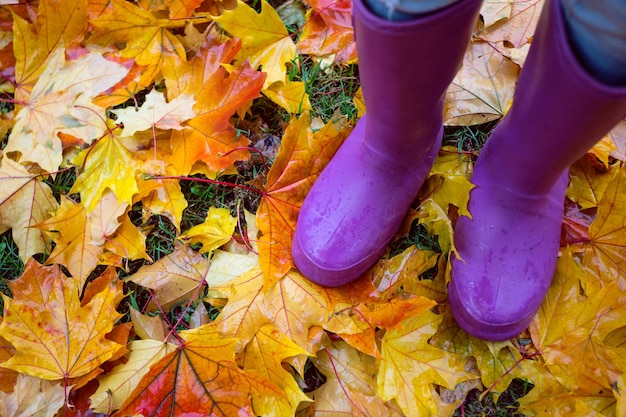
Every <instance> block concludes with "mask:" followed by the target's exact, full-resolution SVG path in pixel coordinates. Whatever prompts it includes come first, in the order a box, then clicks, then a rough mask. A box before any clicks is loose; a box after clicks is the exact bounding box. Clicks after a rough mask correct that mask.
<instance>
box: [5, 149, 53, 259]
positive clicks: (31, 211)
mask: <svg viewBox="0 0 626 417" xmlns="http://www.w3.org/2000/svg"><path fill="white" fill-rule="evenodd" d="M57 207H58V204H57V202H56V200H55V199H54V196H53V195H52V191H51V190H50V187H48V185H47V184H44V183H43V182H42V181H41V179H40V178H38V177H34V176H32V175H31V174H29V173H28V172H27V171H26V169H24V167H23V166H21V165H20V164H18V163H17V162H13V161H12V160H11V159H9V158H7V157H4V158H2V164H1V165H0V233H4V232H5V231H7V230H8V229H13V240H14V241H15V244H16V245H17V247H18V248H19V251H20V258H21V259H22V262H24V263H26V260H27V259H28V258H30V257H31V256H32V255H34V254H35V253H43V252H45V250H46V238H45V236H44V234H43V233H42V232H41V231H40V230H38V229H36V228H34V227H33V226H35V225H36V224H38V223H40V222H42V221H44V220H46V219H48V218H50V216H51V215H52V213H53V212H54V211H55V210H56V208H57Z"/></svg>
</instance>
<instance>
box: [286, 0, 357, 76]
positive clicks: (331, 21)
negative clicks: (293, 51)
mask: <svg viewBox="0 0 626 417" xmlns="http://www.w3.org/2000/svg"><path fill="white" fill-rule="evenodd" d="M306 3H307V4H308V5H309V6H311V9H310V10H309V11H307V14H306V24H305V25H304V26H303V27H302V33H301V34H300V37H299V38H298V43H297V45H296V46H297V47H298V52H300V53H301V54H307V55H315V56H318V57H322V58H324V57H328V56H331V57H333V61H334V62H335V63H337V64H349V63H353V62H355V61H356V58H357V56H356V43H355V42H354V30H353V29H352V1H351V0H338V1H337V0H307V1H306Z"/></svg>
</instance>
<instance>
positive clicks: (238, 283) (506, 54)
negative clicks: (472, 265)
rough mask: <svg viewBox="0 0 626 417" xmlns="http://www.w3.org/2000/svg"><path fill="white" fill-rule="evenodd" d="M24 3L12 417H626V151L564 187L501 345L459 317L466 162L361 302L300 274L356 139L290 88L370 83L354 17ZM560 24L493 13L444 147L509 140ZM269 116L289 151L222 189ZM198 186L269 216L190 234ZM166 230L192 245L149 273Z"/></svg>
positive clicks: (10, 297) (586, 163)
mask: <svg viewBox="0 0 626 417" xmlns="http://www.w3.org/2000/svg"><path fill="white" fill-rule="evenodd" d="M3 3H5V4H6V3H7V2H3ZM9 3H19V4H14V5H5V6H0V101H2V107H1V109H2V112H1V115H0V117H1V118H0V137H2V138H4V139H3V141H2V148H1V153H0V233H11V236H12V239H13V241H14V243H15V245H16V247H17V248H18V250H19V258H20V259H21V261H22V262H23V264H24V269H23V272H22V273H21V275H20V276H19V277H18V276H11V277H2V278H3V279H5V280H6V283H7V285H8V289H7V291H5V292H6V294H5V295H3V300H4V311H3V317H2V319H1V324H0V416H2V417H9V416H55V415H59V416H87V415H115V416H127V415H144V416H300V417H305V416H318V415H319V416H322V415H328V416H331V415H332V416H334V415H354V416H360V415H367V416H451V415H452V414H453V413H454V412H455V410H456V409H459V410H460V412H461V413H464V408H463V407H465V404H464V402H465V400H466V398H467V397H468V393H470V391H472V390H474V389H478V390H480V391H483V392H485V393H490V394H491V395H493V397H494V398H495V399H496V400H497V399H498V398H499V397H501V396H502V395H501V394H502V393H503V392H505V391H506V390H507V387H509V385H510V384H511V383H512V382H513V381H526V382H527V383H528V384H529V385H532V389H531V390H530V392H529V393H528V395H526V396H524V397H522V398H521V399H520V400H519V410H520V412H522V413H524V414H526V415H541V416H554V415H563V416H565V415H567V416H592V415H593V416H623V415H626V377H625V372H626V359H625V358H626V278H625V277H626V233H625V230H624V228H625V225H626V212H624V210H623V208H624V207H626V167H625V166H624V160H625V159H626V158H625V157H624V143H626V142H625V139H626V135H625V134H624V132H625V129H624V127H623V126H619V127H618V128H617V129H615V130H614V131H613V132H612V133H611V135H609V137H607V138H605V139H604V140H603V141H602V142H601V143H600V144H599V145H598V146H596V147H595V148H594V149H593V150H592V151H590V153H589V154H587V155H586V156H585V157H584V158H583V159H581V160H580V161H578V162H577V163H576V164H575V165H573V166H572V168H571V171H570V177H571V185H570V188H569V190H568V200H567V206H566V212H565V216H564V223H563V234H562V248H561V253H560V258H559V261H558V269H557V272H556V274H555V277H554V281H553V284H552V286H551V288H550V292H549V294H548V297H547V298H546V300H545V302H544V303H543V305H542V307H541V310H540V311H539V313H538V315H537V317H536V318H535V320H534V321H533V322H532V325H531V326H530V328H529V329H528V330H527V331H526V332H525V333H523V334H522V335H520V336H519V337H518V338H515V339H512V340H510V341H507V342H502V343H490V342H484V341H481V340H478V339H474V338H472V337H470V336H468V335H467V334H466V333H464V332H463V331H462V330H460V329H459V328H458V327H457V325H456V324H455V323H454V321H453V319H452V316H451V314H450V311H449V307H448V304H447V295H446V282H447V279H448V274H449V266H448V260H449V258H450V256H454V254H453V252H454V241H453V227H454V222H455V221H456V218H457V217H458V215H466V214H467V200H468V196H469V190H470V188H471V185H470V183H469V181H468V179H467V178H468V176H469V174H470V173H471V169H472V155H469V154H468V153H465V152H459V150H457V149H455V148H451V147H444V148H443V149H442V150H441V152H440V155H439V158H438V159H437V161H436V164H435V166H434V168H433V170H432V172H431V175H430V176H429V178H428V180H427V182H426V184H425V185H424V188H423V190H422V192H421V194H420V198H419V204H417V205H416V206H415V208H414V209H412V210H411V211H410V212H409V213H407V217H406V222H405V225H404V226H403V228H402V230H400V232H399V233H398V236H397V239H396V240H395V242H394V244H393V245H392V247H394V248H395V250H394V251H393V252H392V251H390V252H389V253H388V254H387V255H386V256H385V257H384V258H383V259H381V260H380V261H379V262H378V263H377V264H376V265H375V266H374V267H373V268H372V269H371V270H370V271H369V272H368V273H367V274H366V275H365V276H363V277H362V278H361V279H359V280H358V281H356V282H354V283H352V284H350V285H347V286H344V287H340V288H332V289H328V288H322V287H320V286H318V285H316V284H313V283H311V282H309V281H307V280H306V279H305V278H304V277H303V276H302V275H301V274H300V273H298V272H297V270H296V269H295V268H294V265H293V262H292V260H291V255H290V251H291V237H292V234H293V231H294V228H295V224H296V219H297V216H298V211H299V208H300V206H301V204H302V201H303V199H304V197H305V196H306V194H307V192H308V190H309V189H310V187H311V185H312V183H313V182H314V181H315V179H316V177H317V175H318V174H319V172H320V171H321V169H322V168H323V167H324V165H325V164H326V163H327V162H328V161H329V159H330V158H331V157H332V155H333V154H334V152H335V151H336V150H337V148H338V147H339V146H340V144H341V143H342V141H343V140H344V139H345V138H346V137H347V136H348V134H349V133H350V130H351V129H352V127H353V125H354V121H353V120H348V119H347V118H346V117H345V116H342V115H341V114H336V115H335V116H334V117H333V118H331V119H330V120H328V121H326V123H320V120H319V119H313V118H312V117H311V115H310V109H311V103H310V100H309V97H308V94H307V91H308V88H309V87H308V86H307V85H306V84H305V82H303V81H300V80H299V79H297V78H295V77H293V74H294V68H295V67H297V65H298V60H297V57H299V56H307V57H309V58H310V59H313V60H316V61H317V62H319V63H320V65H321V66H322V67H324V68H332V66H336V65H349V64H354V63H355V62H356V60H357V57H356V50H355V45H354V38H353V33H352V29H351V23H350V8H351V4H350V2H349V1H348V0H337V1H328V0H307V1H306V3H301V2H298V1H295V2H289V3H286V4H283V5H280V4H279V3H273V4H274V6H275V7H273V6H272V5H270V4H269V3H267V2H266V1H265V0H261V1H260V2H256V3H255V5H254V7H253V5H252V4H247V3H244V2H243V1H241V0H237V1H235V0H162V1H148V0H138V1H135V2H130V1H125V0H110V1H102V0H39V1H37V2H9ZM541 6H542V1H541V0H533V1H515V2H501V1H486V2H485V4H484V6H483V9H482V12H481V19H480V22H479V24H478V25H477V27H476V31H475V33H474V36H473V41H472V43H471V45H470V48H469V49H468V51H467V54H466V58H465V62H464V65H463V67H462V69H461V71H460V72H459V74H458V76H457V77H456V78H455V80H454V82H453V85H452V86H451V87H450V90H449V92H448V96H447V100H446V123H447V124H448V125H457V126H466V125H473V124H478V123H483V122H488V121H492V120H497V119H499V118H500V117H502V115H503V114H504V113H505V111H506V108H507V106H508V104H509V102H510V101H511V98H512V95H513V91H514V87H515V82H516V79H517V76H518V73H519V70H520V67H521V66H522V65H523V61H524V57H525V54H526V53H527V50H528V47H529V45H530V43H531V42H532V31H533V28H534V25H535V24H536V20H537V17H538V16H539V12H540V9H541ZM279 11H280V14H279ZM294 28H295V29H294ZM407 53H410V51H407ZM261 97H263V99H264V100H267V101H268V102H271V103H273V105H274V106H275V107H274V108H275V109H282V111H283V113H284V114H285V115H286V116H287V119H288V120H285V121H284V129H283V135H282V139H281V141H280V148H279V149H278V152H277V154H274V155H270V156H269V157H264V158H262V163H259V164H257V165H255V166H256V167H257V169H258V170H259V172H258V173H257V175H256V177H255V178H252V179H251V180H249V181H247V182H245V183H233V182H228V181H226V182H225V181H222V180H221V179H222V178H231V177H225V176H226V175H231V176H232V175H236V174H237V173H238V169H239V168H238V167H240V166H241V163H242V162H245V161H248V162H249V161H251V160H252V159H253V158H259V156H258V154H259V153H260V151H259V150H257V149H254V148H252V147H251V145H255V144H256V142H253V141H252V139H251V137H250V135H252V133H253V132H252V130H246V128H245V126H249V125H250V124H245V123H246V122H249V121H250V119H251V114H252V112H251V108H252V106H254V104H255V103H257V102H258V100H259V99H260V98H261ZM274 111H277V110H274ZM270 163H271V168H270V167H269V166H270ZM68 172H69V173H74V174H75V180H74V181H72V182H71V184H70V185H69V186H68V187H67V189H65V190H63V191H62V192H59V191H58V189H57V188H54V187H51V184H52V183H54V182H55V181H58V179H59V178H62V177H63V176H64V175H66V174H67V173H68ZM194 183H197V184H201V183H212V184H218V185H220V186H225V187H227V188H228V187H230V189H232V190H240V191H241V190H243V191H242V192H248V193H252V194H256V195H260V196H262V198H261V201H260V205H259V206H258V209H256V210H255V213H250V212H247V211H244V210H243V207H240V206H241V205H237V206H236V208H233V206H228V205H226V204H224V205H222V206H219V205H216V206H215V207H210V208H209V209H208V210H207V211H206V213H205V217H204V218H202V219H198V220H197V221H196V222H195V224H193V225H191V226H190V225H189V224H187V223H185V222H183V217H184V213H185V210H186V209H187V208H188V206H189V204H190V202H189V201H188V200H189V198H188V197H186V196H187V195H188V194H185V192H186V191H185V190H186V189H183V185H185V186H186V187H189V184H194ZM239 208H241V210H239ZM159 218H161V219H166V220H167V221H168V222H169V223H171V225H172V228H171V233H172V237H171V241H172V242H173V243H172V246H171V247H170V248H169V250H168V251H167V252H166V253H164V254H162V256H161V255H160V256H158V257H154V256H150V255H149V253H153V252H151V251H150V250H148V249H150V248H148V247H147V246H146V245H147V243H146V242H147V236H148V235H149V233H150V231H151V230H152V229H153V228H154V221H155V219H159ZM243 219H245V221H243ZM416 230H417V232H416ZM416 233H417V235H418V236H417V235H416ZM416 236H417V237H416ZM418 238H419V239H418ZM408 240H411V241H412V244H410V245H407V244H404V245H402V244H398V243H402V242H405V243H406V242H407V241H408ZM424 242H426V243H427V244H425V243H424ZM133 265H143V266H141V267H139V268H137V267H134V266H133ZM173 311H176V312H178V314H171V312H173ZM99 413H100V414H99ZM458 415H463V414H458Z"/></svg>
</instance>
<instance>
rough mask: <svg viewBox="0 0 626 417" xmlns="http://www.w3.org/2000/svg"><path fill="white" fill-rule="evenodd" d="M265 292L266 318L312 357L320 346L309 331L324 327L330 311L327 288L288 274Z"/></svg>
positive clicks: (330, 305) (296, 274) (296, 273)
mask: <svg viewBox="0 0 626 417" xmlns="http://www.w3.org/2000/svg"><path fill="white" fill-rule="evenodd" d="M265 291H266V293H265V297H264V300H263V301H264V310H265V314H266V316H267V317H268V318H269V319H270V321H271V322H272V323H273V324H274V326H276V328H277V329H278V330H279V331H280V332H281V333H283V334H285V335H287V336H288V337H289V338H290V339H291V340H293V341H294V342H295V343H296V344H297V345H298V346H300V347H302V348H304V349H305V350H306V351H307V352H308V353H310V354H315V352H317V350H318V349H319V346H318V345H317V343H316V342H315V341H313V340H310V339H311V338H310V337H309V336H310V331H311V330H312V328H313V327H316V326H317V327H324V323H325V322H326V320H327V319H328V318H329V316H330V314H332V311H333V309H332V302H331V298H330V296H329V294H328V292H327V291H326V289H325V288H323V287H321V286H319V285H316V284H314V283H312V282H310V281H309V280H307V279H306V278H304V277H303V276H302V275H301V274H300V273H298V272H295V271H291V272H290V273H288V274H286V275H285V276H284V277H283V278H281V279H280V280H279V281H278V282H277V283H276V284H274V285H273V286H272V287H270V288H267V287H266V290H265Z"/></svg>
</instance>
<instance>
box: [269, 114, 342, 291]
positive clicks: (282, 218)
mask: <svg viewBox="0 0 626 417" xmlns="http://www.w3.org/2000/svg"><path fill="white" fill-rule="evenodd" d="M310 125H311V121H310V115H309V114H308V113H306V112H305V113H303V114H302V115H301V116H300V118H298V119H294V120H292V121H291V123H290V124H289V126H288V127H287V129H286V130H285V134H284V136H283V139H282V142H281V146H280V149H279V151H278V155H277V156H276V160H275V161H274V164H273V165H272V168H271V169H270V171H269V173H268V174H267V185H266V189H265V194H264V196H263V199H262V200H261V205H260V206H259V209H258V211H257V224H258V227H259V230H260V232H261V238H260V242H259V262H260V264H261V268H262V269H263V274H264V275H265V279H266V287H270V286H271V284H272V283H274V282H276V281H277V280H278V279H280V277H281V276H283V275H284V274H286V273H287V271H289V269H290V268H292V267H293V261H292V259H291V239H292V237H293V232H294V230H295V228H296V220H297V217H298V212H299V210H300V207H301V206H302V202H303V201H304V197H305V196H306V194H307V193H308V192H309V190H310V188H311V186H312V185H313V182H314V181H315V179H316V178H317V176H318V175H319V174H320V172H321V171H322V169H323V168H324V166H325V165H326V164H327V163H328V161H329V160H330V158H331V157H332V156H333V155H334V154H335V152H336V150H337V148H338V147H339V146H340V145H341V143H342V142H343V140H344V139H345V138H346V137H347V135H348V133H349V131H350V128H349V127H348V126H346V124H345V120H344V119H339V120H337V119H333V120H331V121H330V122H328V123H327V124H326V125H325V126H324V127H323V128H322V129H320V130H319V131H317V132H315V134H314V133H313V132H312V131H311V126H310Z"/></svg>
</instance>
